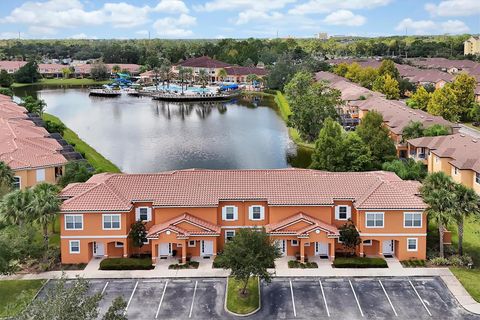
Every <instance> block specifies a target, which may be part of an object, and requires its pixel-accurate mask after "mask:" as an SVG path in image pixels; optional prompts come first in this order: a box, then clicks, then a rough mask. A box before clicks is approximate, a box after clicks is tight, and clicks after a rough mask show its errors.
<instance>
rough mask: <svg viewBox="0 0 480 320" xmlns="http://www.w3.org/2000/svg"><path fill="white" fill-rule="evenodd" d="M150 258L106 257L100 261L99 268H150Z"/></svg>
mask: <svg viewBox="0 0 480 320" xmlns="http://www.w3.org/2000/svg"><path fill="white" fill-rule="evenodd" d="M153 268H155V267H154V266H153V265H152V259H151V258H143V259H136V258H107V259H104V260H102V262H100V270H151V269H153Z"/></svg>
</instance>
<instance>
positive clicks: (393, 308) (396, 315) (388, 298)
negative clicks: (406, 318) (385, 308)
mask: <svg viewBox="0 0 480 320" xmlns="http://www.w3.org/2000/svg"><path fill="white" fill-rule="evenodd" d="M378 282H379V283H380V285H381V286H382V289H383V292H384V293H385V296H386V297H387V300H388V302H389V303H390V306H391V307H392V310H393V313H395V317H398V314H397V310H395V307H394V306H393V303H392V300H390V297H389V296H388V293H387V290H385V287H384V286H383V283H382V281H380V280H378Z"/></svg>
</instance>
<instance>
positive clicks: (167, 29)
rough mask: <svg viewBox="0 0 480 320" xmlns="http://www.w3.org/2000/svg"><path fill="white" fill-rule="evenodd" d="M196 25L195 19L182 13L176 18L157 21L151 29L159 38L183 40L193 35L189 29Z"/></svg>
mask: <svg viewBox="0 0 480 320" xmlns="http://www.w3.org/2000/svg"><path fill="white" fill-rule="evenodd" d="M196 23H197V19H196V18H195V17H192V16H189V15H187V14H183V13H182V14H181V15H180V16H179V17H178V18H173V17H166V18H162V19H158V20H157V21H155V23H154V24H153V28H154V29H155V30H156V32H157V34H158V35H159V36H160V37H161V38H185V37H188V36H191V35H192V34H193V31H192V30H190V29H189V27H191V26H194V25H195V24H196Z"/></svg>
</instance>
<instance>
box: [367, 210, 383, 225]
mask: <svg viewBox="0 0 480 320" xmlns="http://www.w3.org/2000/svg"><path fill="white" fill-rule="evenodd" d="M365 217H366V219H365V222H366V225H365V226H366V227H367V228H383V212H367V213H366V214H365Z"/></svg>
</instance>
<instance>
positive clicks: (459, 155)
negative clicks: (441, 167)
mask: <svg viewBox="0 0 480 320" xmlns="http://www.w3.org/2000/svg"><path fill="white" fill-rule="evenodd" d="M408 143H409V144H411V145H412V146H414V147H417V148H428V149H429V150H430V152H432V153H433V154H435V155H437V156H439V157H441V158H451V159H452V160H450V164H452V165H453V166H455V167H457V168H458V169H461V170H474V171H476V172H478V173H480V141H478V139H476V138H474V137H471V136H469V135H466V134H463V133H457V134H453V135H449V136H439V137H423V138H417V139H411V140H408Z"/></svg>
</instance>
